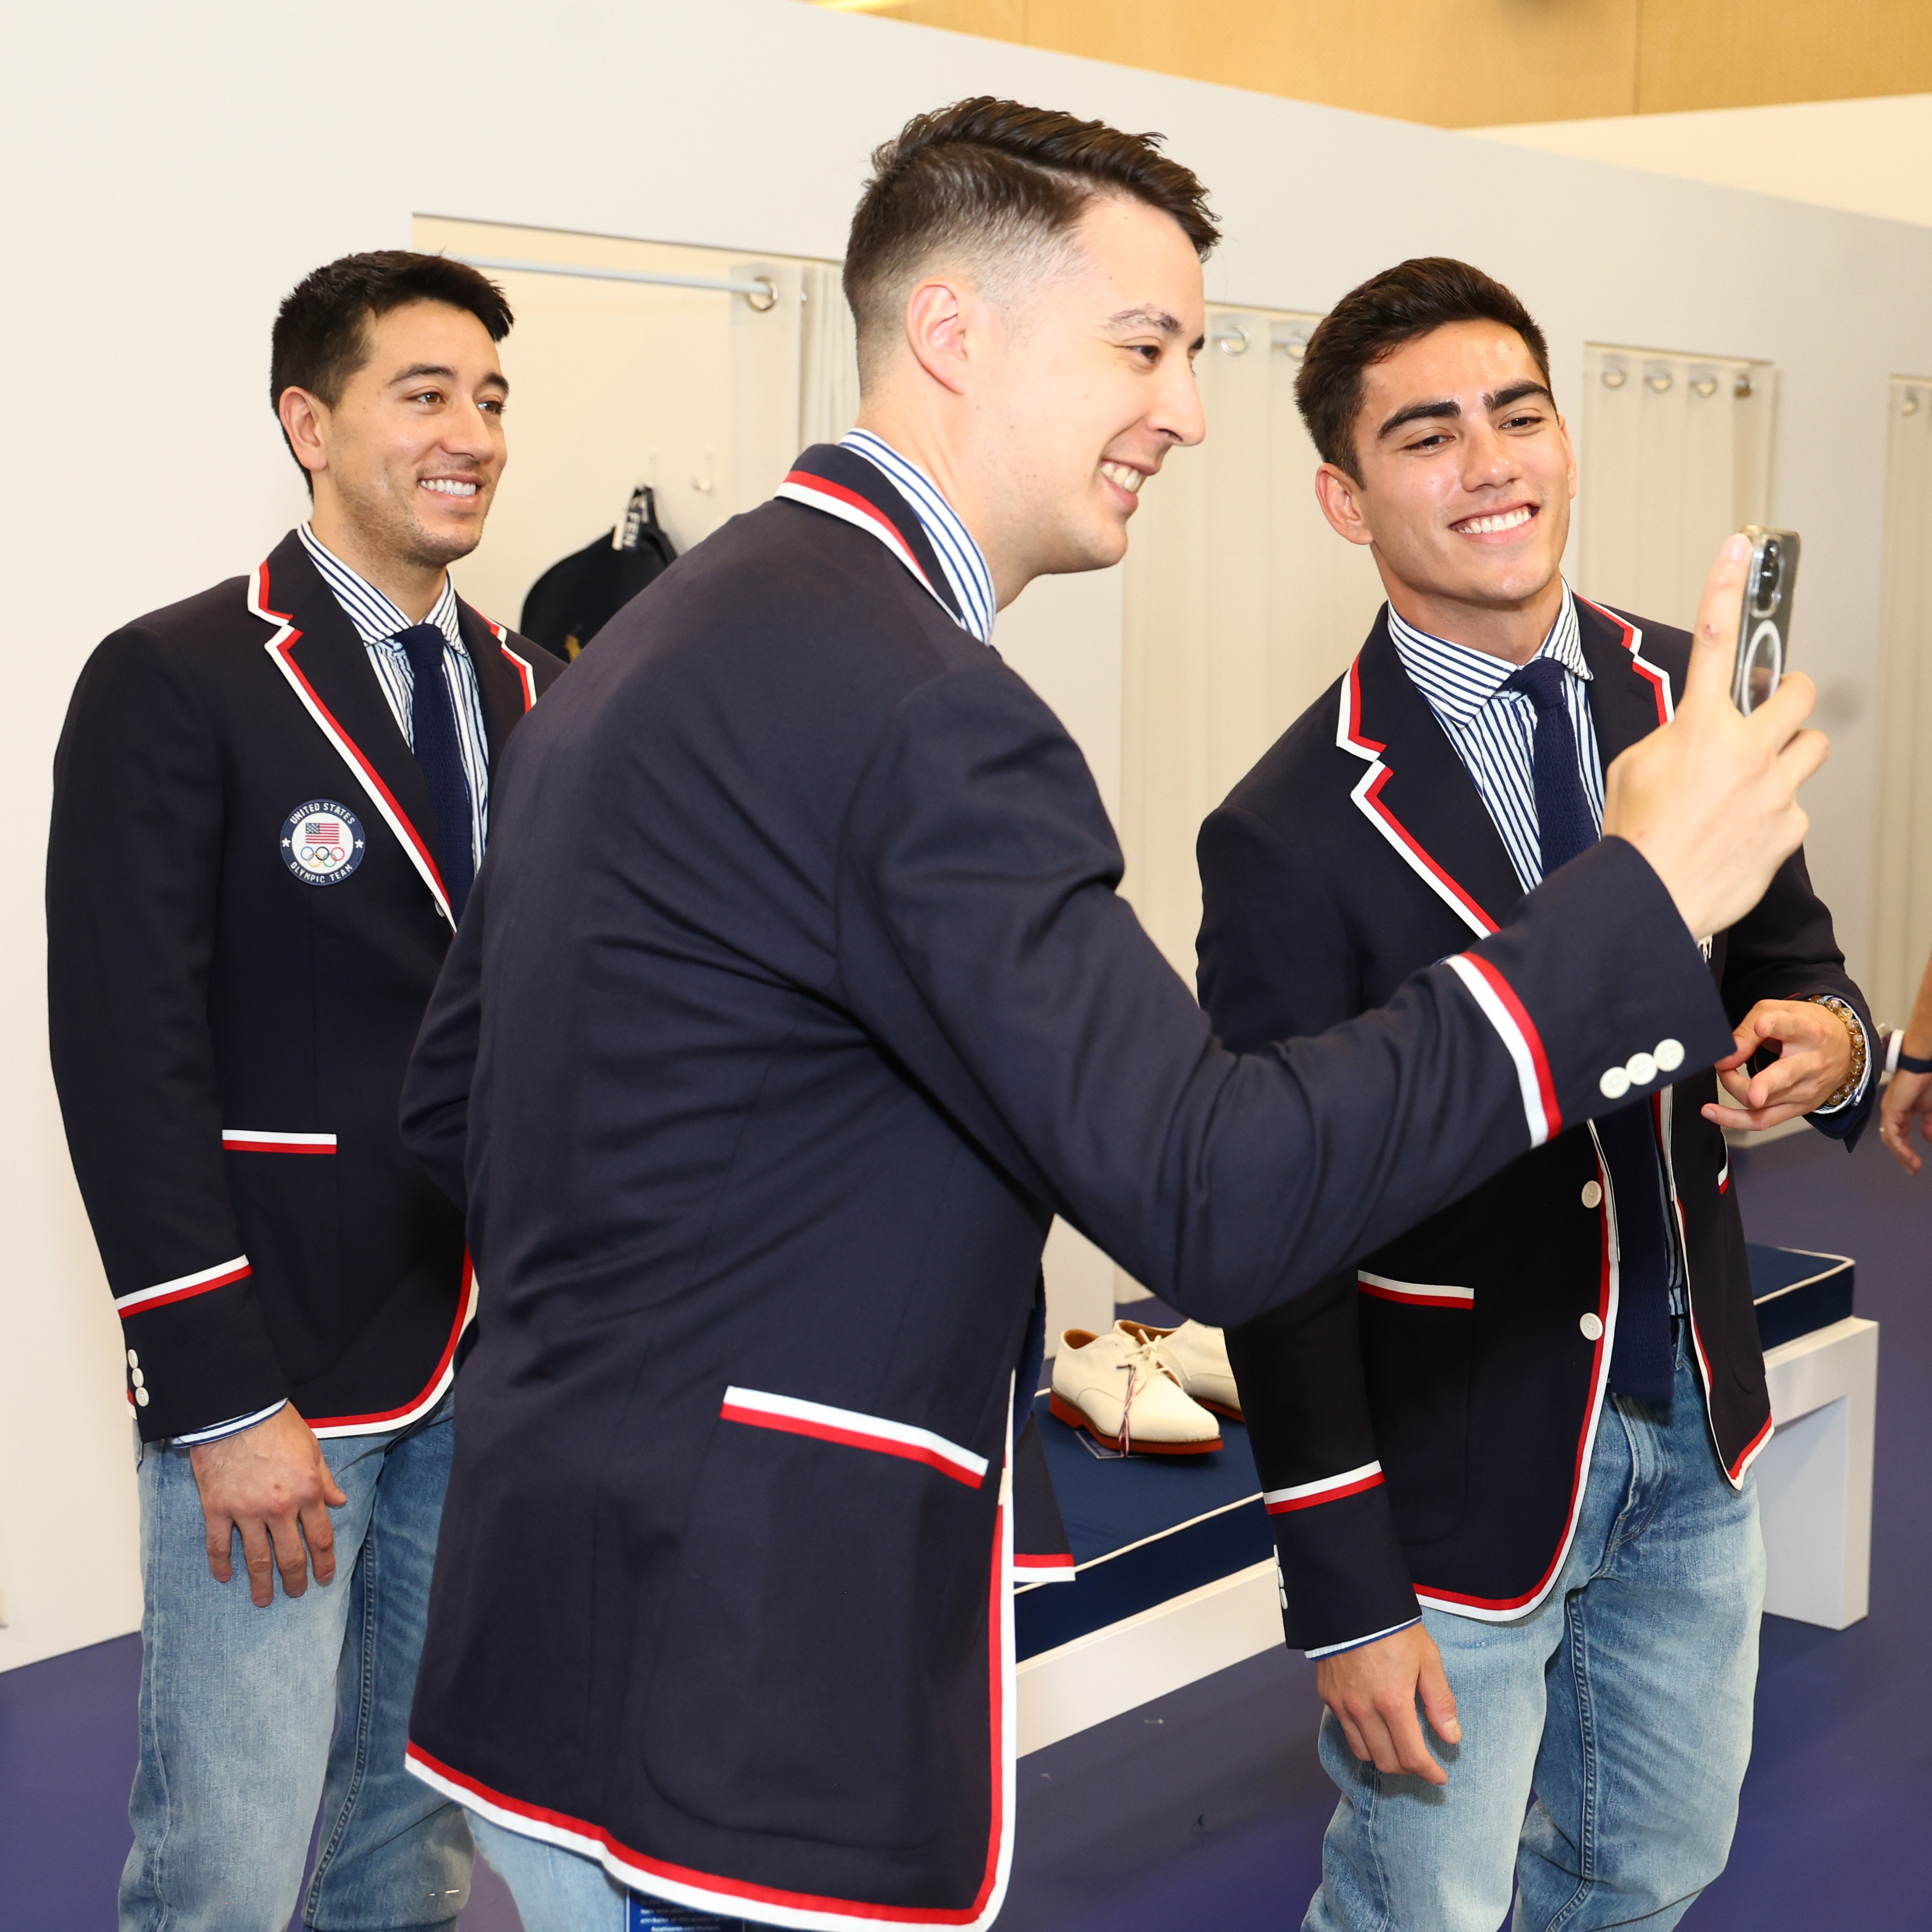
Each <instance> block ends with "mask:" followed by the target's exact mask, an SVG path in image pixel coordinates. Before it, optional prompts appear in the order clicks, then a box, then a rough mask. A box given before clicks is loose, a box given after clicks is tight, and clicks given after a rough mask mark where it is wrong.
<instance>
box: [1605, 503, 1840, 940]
mask: <svg viewBox="0 0 1932 1932" xmlns="http://www.w3.org/2000/svg"><path fill="white" fill-rule="evenodd" d="M1751 553H1752V542H1751V539H1750V538H1748V537H1746V536H1744V535H1737V536H1733V537H1728V538H1726V539H1725V541H1724V547H1722V548H1721V550H1719V551H1718V560H1717V562H1715V564H1714V565H1712V570H1711V574H1710V577H1709V579H1708V580H1707V581H1706V583H1705V586H1704V595H1703V601H1702V602H1701V603H1700V605H1699V606H1698V610H1697V627H1696V628H1695V630H1694V631H1693V633H1692V634H1691V667H1690V670H1689V672H1688V674H1687V676H1686V677H1685V686H1684V695H1683V697H1682V700H1680V701H1679V704H1678V706H1677V710H1676V715H1675V716H1674V717H1673V718H1672V719H1671V721H1670V723H1669V724H1665V725H1662V726H1661V727H1659V728H1658V730H1655V731H1653V732H1652V733H1651V734H1650V736H1649V737H1647V738H1646V739H1643V740H1642V741H1641V742H1640V743H1637V744H1636V745H1632V746H1631V748H1630V749H1629V750H1628V751H1626V752H1625V753H1624V754H1623V755H1622V757H1620V758H1619V759H1618V760H1616V763H1614V764H1613V765H1612V766H1611V767H1610V770H1609V772H1608V773H1607V775H1606V778H1605V787H1604V789H1605V799H1604V836H1605V837H1606V838H1626V839H1628V841H1630V842H1631V844H1633V845H1634V846H1635V847H1637V850H1639V851H1640V852H1641V853H1643V856H1644V857H1645V858H1646V859H1648V860H1649V862H1650V864H1651V865H1652V868H1653V869H1654V870H1655V871H1656V873H1657V875H1658V877H1659V878H1660V879H1661V880H1663V882H1664V889H1665V890H1666V891H1667V892H1669V893H1670V896H1671V898H1672V899H1673V901H1675V902H1676V907H1677V910H1678V911H1679V913H1681V914H1682V916H1683V919H1684V922H1685V925H1686V926H1688V927H1689V928H1690V929H1691V932H1692V933H1693V935H1695V936H1696V937H1697V938H1700V939H1703V938H1708V937H1709V935H1711V934H1712V933H1715V932H1721V931H1723V930H1724V928H1725V927H1727V926H1733V925H1735V924H1736V922H1737V921H1738V920H1739V919H1742V918H1743V916H1745V913H1748V912H1749V911H1750V910H1751V907H1753V906H1754V905H1756V904H1757V902H1758V901H1759V900H1760V898H1763V896H1764V892H1765V888H1766V886H1769V884H1770V883H1771V879H1772V874H1773V873H1774V872H1775V871H1777V870H1778V867H1779V866H1780V865H1783V864H1784V862H1785V860H1786V859H1788V858H1789V857H1790V856H1791V854H1792V853H1793V852H1795V851H1796V850H1797V849H1798V847H1799V846H1800V845H1801V844H1803V843H1804V841H1805V832H1806V831H1807V830H1808V828H1809V823H1810V821H1809V820H1808V819H1807V818H1806V817H1805V812H1804V811H1803V808H1802V807H1801V806H1800V805H1799V802H1798V789H1799V786H1801V785H1802V784H1803V783H1804V782H1805V780H1806V779H1807V778H1810V777H1811V775H1812V774H1813V773H1814V772H1816V771H1817V769H1818V768H1819V766H1821V765H1822V764H1823V763H1824V762H1825V760H1826V756H1827V755H1828V754H1829V751H1830V748H1831V747H1830V745H1829V742H1828V741H1827V739H1826V737H1825V736H1824V734H1823V733H1822V732H1819V731H1813V730H1806V729H1805V728H1804V727H1805V719H1806V718H1808V717H1809V716H1810V715H1811V710H1812V707H1813V706H1814V704H1815V703H1816V702H1817V694H1816V692H1815V691H1814V690H1813V688H1812V685H1811V679H1809V678H1808V677H1806V676H1805V675H1804V673H1802V672H1798V673H1793V674H1791V675H1788V676H1786V677H1785V678H1784V679H1783V680H1782V681H1781V682H1780V684H1779V685H1778V688H1777V690H1776V691H1774V692H1772V694H1770V695H1769V697H1766V700H1765V701H1764V702H1763V703H1762V704H1761V705H1760V706H1758V707H1757V709H1755V710H1754V711H1753V712H1751V714H1750V715H1748V716H1746V715H1745V714H1744V713H1743V712H1741V711H1739V709H1738V707H1737V706H1736V703H1733V700H1732V695H1731V693H1732V686H1733V679H1734V676H1735V673H1736V659H1737V640H1738V627H1739V623H1740V622H1741V620H1742V616H1743V613H1744V604H1745V583H1746V578H1747V577H1748V573H1749V570H1750V567H1751Z"/></svg>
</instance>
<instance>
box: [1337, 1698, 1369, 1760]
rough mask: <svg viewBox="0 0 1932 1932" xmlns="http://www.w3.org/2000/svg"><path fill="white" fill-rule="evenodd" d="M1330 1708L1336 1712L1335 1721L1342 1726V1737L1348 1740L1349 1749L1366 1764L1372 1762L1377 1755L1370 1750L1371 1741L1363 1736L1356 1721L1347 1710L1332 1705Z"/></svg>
mask: <svg viewBox="0 0 1932 1932" xmlns="http://www.w3.org/2000/svg"><path fill="white" fill-rule="evenodd" d="M1328 1708H1329V1709H1331V1711H1334V1713H1335V1721H1336V1723H1337V1724H1340V1726H1341V1727H1342V1735H1343V1736H1344V1737H1345V1738H1346V1739H1348V1741H1349V1749H1350V1750H1351V1751H1353V1752H1354V1753H1355V1756H1356V1757H1358V1759H1360V1760H1361V1762H1362V1763H1364V1764H1368V1763H1372V1762H1373V1760H1374V1757H1375V1754H1374V1752H1373V1751H1370V1749H1369V1741H1368V1739H1367V1738H1365V1737H1364V1736H1363V1735H1362V1733H1361V1729H1360V1727H1358V1725H1357V1724H1356V1722H1355V1719H1354V1718H1352V1717H1350V1716H1349V1714H1348V1712H1346V1710H1344V1709H1340V1708H1339V1707H1338V1706H1335V1705H1333V1704H1331V1705H1330V1706H1329V1707H1328Z"/></svg>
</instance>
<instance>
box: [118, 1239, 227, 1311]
mask: <svg viewBox="0 0 1932 1932" xmlns="http://www.w3.org/2000/svg"><path fill="white" fill-rule="evenodd" d="M253 1272H254V1271H253V1270H252V1269H251V1268H250V1267H249V1265H248V1256H246V1255H237V1256H236V1257H235V1259H233V1261H232V1262H217V1263H216V1265H214V1267H213V1268H202V1269H200V1270H199V1271H197V1272H196V1273H195V1274H178V1275H176V1276H175V1278H174V1280H172V1281H160V1282H157V1283H155V1284H154V1286H153V1287H152V1288H137V1289H135V1290H134V1291H133V1293H132V1294H130V1295H116V1296H115V1298H114V1312H115V1313H116V1314H117V1315H118V1316H120V1318H121V1320H122V1321H126V1320H127V1318H128V1316H130V1315H145V1314H147V1313H148V1312H149V1311H150V1310H153V1309H156V1308H165V1307H167V1305H168V1304H169V1302H171V1301H187V1298H189V1296H190V1295H207V1294H208V1293H210V1292H212V1291H213V1290H214V1289H217V1288H226V1286H228V1284H229V1283H230V1282H231V1281H239V1280H241V1279H242V1277H243V1276H244V1275H245V1274H252V1273H253Z"/></svg>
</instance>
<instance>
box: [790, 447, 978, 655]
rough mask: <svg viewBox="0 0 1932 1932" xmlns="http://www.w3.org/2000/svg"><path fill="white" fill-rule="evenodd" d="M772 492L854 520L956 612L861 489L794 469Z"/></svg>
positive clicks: (950, 612)
mask: <svg viewBox="0 0 1932 1932" xmlns="http://www.w3.org/2000/svg"><path fill="white" fill-rule="evenodd" d="M772 494H773V495H775V496H784V497H786V498H788V499H790V501H791V502H794V503H805V504H808V505H810V507H811V508H813V509H814V510H823V511H824V512H825V513H826V515H828V516H832V517H838V520H840V521H841V523H850V525H852V526H853V528H854V529H861V530H863V531H864V532H865V533H866V535H868V536H874V537H877V538H878V540H879V541H880V542H881V543H882V544H884V545H885V547H886V549H888V550H890V551H891V552H892V554H893V556H895V557H897V558H898V560H899V561H900V562H901V563H902V564H904V565H905V567H906V568H907V569H908V570H909V571H911V572H912V574H913V576H914V577H916V578H917V579H918V580H919V582H920V583H922V584H923V585H924V586H926V589H927V590H928V591H929V592H931V593H932V601H934V602H935V604H938V606H939V607H940V608H941V610H944V612H945V613H946V614H947V616H949V617H952V616H953V610H952V607H951V606H950V604H947V601H946V599H945V598H944V597H942V596H941V595H940V594H939V592H938V589H936V588H935V586H934V584H933V581H932V578H931V577H929V576H927V575H926V572H925V571H924V570H923V569H922V568H921V567H920V565H919V559H918V558H917V557H916V556H913V553H912V552H911V550H910V549H909V548H908V547H907V544H906V541H905V539H904V538H903V537H902V536H901V535H899V533H898V531H897V530H896V529H894V528H893V527H892V522H891V520H890V519H889V517H886V515H885V514H883V512H882V511H879V510H877V509H875V508H874V507H873V506H872V505H871V504H870V503H868V502H866V500H865V498H864V497H862V496H860V495H859V493H858V492H857V490H847V489H845V488H844V487H842V486H841V484H837V483H834V482H832V481H831V480H830V479H829V478H827V477H823V476H814V475H811V473H810V472H808V471H806V470H803V469H794V470H793V472H791V473H790V475H788V476H787V478H785V480H784V481H783V482H782V483H781V484H779V485H778V488H777V489H776V490H774V491H773V492H772ZM953 621H954V622H958V621H959V619H957V618H956V617H955V618H953Z"/></svg>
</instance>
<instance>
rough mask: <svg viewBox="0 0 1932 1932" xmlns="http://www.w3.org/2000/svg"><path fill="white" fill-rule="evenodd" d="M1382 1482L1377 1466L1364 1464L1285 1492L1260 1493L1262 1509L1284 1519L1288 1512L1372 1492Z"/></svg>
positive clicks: (1379, 1469)
mask: <svg viewBox="0 0 1932 1932" xmlns="http://www.w3.org/2000/svg"><path fill="white" fill-rule="evenodd" d="M1382 1480H1383V1478H1382V1465H1381V1464H1380V1463H1364V1464H1363V1465H1362V1466H1361V1468H1360V1469H1344V1470H1343V1472H1342V1473H1341V1474H1340V1475H1339V1476H1324V1477H1323V1478H1322V1479H1321V1481H1319V1482H1315V1483H1295V1484H1291V1485H1290V1486H1289V1487H1288V1488H1287V1489H1285V1490H1262V1508H1264V1509H1265V1510H1266V1511H1268V1514H1269V1515H1270V1516H1286V1515H1287V1514H1289V1512H1290V1511H1292V1510H1305V1509H1313V1508H1314V1507H1315V1505H1316V1504H1317V1503H1332V1502H1340V1500H1341V1499H1342V1498H1343V1497H1344V1496H1360V1495H1361V1493H1362V1492H1363V1490H1373V1488H1374V1487H1376V1484H1379V1483H1380V1482H1381V1481H1382Z"/></svg>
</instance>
